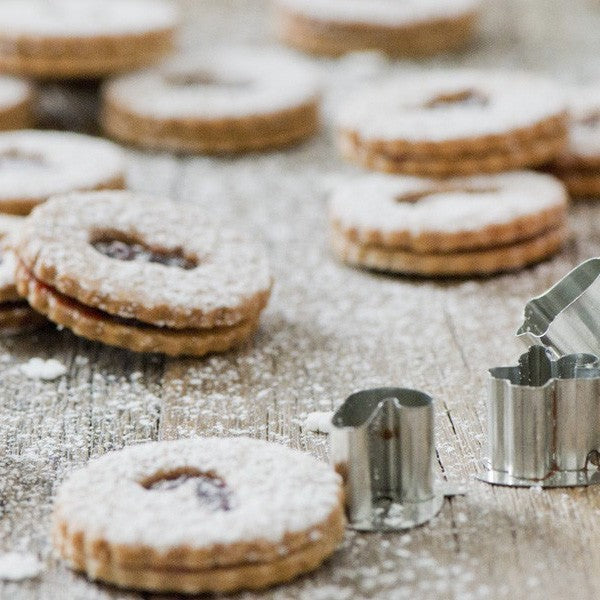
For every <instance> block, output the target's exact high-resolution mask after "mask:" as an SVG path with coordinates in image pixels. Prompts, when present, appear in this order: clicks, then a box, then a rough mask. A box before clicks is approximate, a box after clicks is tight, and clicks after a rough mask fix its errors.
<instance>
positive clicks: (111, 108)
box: [103, 48, 319, 153]
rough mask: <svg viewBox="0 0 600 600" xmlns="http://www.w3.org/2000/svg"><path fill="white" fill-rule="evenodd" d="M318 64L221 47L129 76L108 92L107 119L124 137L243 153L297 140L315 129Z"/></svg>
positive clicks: (181, 148)
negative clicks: (312, 65)
mask: <svg viewBox="0 0 600 600" xmlns="http://www.w3.org/2000/svg"><path fill="white" fill-rule="evenodd" d="M318 105H319V88H318V84H317V79H316V77H315V72H314V70H313V69H312V68H311V67H310V66H309V65H307V64H306V63H304V61H300V60H299V59H297V58H295V57H293V56H291V55H290V54H288V53H287V52H283V51H281V50H266V49H263V50H259V49H256V48H233V49H232V48H223V49H221V50H218V51H217V50H215V51H210V52H207V53H205V54H203V55H202V56H198V57H194V58H182V59H179V60H177V61H173V62H171V63H169V64H168V65H166V66H164V67H163V68H161V69H157V70H149V71H144V72H141V73H136V74H131V75H125V76H122V77H119V78H117V79H115V80H113V81H111V82H109V83H108V84H107V85H106V86H105V88H104V90H103V124H104V128H105V130H106V132H107V133H108V134H109V135H110V136H112V137H114V138H116V139H117V140H120V141H122V142H126V143H131V144H135V145H139V146H143V147H147V148H152V149H161V150H171V151H176V152H205V153H219V152H240V151H247V150H261V149H264V148H272V147H273V148H274V147H280V146H285V145H288V144H291V143H293V142H298V141H299V140H302V139H304V138H306V137H308V136H310V135H311V134H313V133H314V132H315V131H316V129H317V127H318Z"/></svg>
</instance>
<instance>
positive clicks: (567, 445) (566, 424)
mask: <svg viewBox="0 0 600 600" xmlns="http://www.w3.org/2000/svg"><path fill="white" fill-rule="evenodd" d="M489 373H490V380H489V397H488V429H489V449H490V452H489V458H490V465H489V470H487V471H485V472H484V473H482V474H481V475H480V476H479V479H481V480H482V481H485V482H487V483H492V484H498V485H510V486H541V487H569V486H585V485H592V484H595V483H599V482H600V472H599V471H598V469H597V466H598V465H599V464H600V463H599V460H598V459H599V458H600V454H599V451H598V449H599V448H600V366H599V363H598V358H597V357H596V356H593V355H590V354H571V355H567V356H564V357H562V358H560V359H558V360H552V359H551V358H550V355H549V352H548V351H547V349H546V348H544V347H542V346H532V347H531V348H530V349H529V351H528V352H526V353H525V354H523V355H522V356H521V358H520V359H519V364H518V366H514V367H497V368H495V369H490V371H489ZM593 465H595V466H594V467H593ZM592 467H593V468H592Z"/></svg>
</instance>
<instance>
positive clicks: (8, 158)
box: [0, 148, 48, 171]
mask: <svg viewBox="0 0 600 600" xmlns="http://www.w3.org/2000/svg"><path fill="white" fill-rule="evenodd" d="M47 166H48V165H47V163H46V161H45V160H44V157H43V156H41V155H40V154H31V153H28V152H21V151H20V150H17V149H16V148H13V149H10V150H5V151H4V152H0V171H3V170H7V171H21V170H31V169H43V168H45V167H47Z"/></svg>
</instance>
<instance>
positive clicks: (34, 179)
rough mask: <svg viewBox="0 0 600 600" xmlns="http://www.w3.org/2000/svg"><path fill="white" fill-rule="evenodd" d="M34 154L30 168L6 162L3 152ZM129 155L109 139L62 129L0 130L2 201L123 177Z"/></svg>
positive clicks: (39, 197) (42, 196) (34, 197)
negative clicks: (125, 154)
mask: <svg viewBox="0 0 600 600" xmlns="http://www.w3.org/2000/svg"><path fill="white" fill-rule="evenodd" d="M3 155H10V156H13V157H18V156H20V155H22V156H34V157H36V158H38V160H37V161H36V163H35V164H34V165H32V167H31V168H28V167H27V166H26V165H24V166H21V167H18V166H15V165H11V163H10V162H9V163H8V164H4V165H3V161H2V156H3ZM124 172H125V158H124V154H123V152H122V151H121V149H120V148H119V147H118V146H116V145H115V144H113V143H111V142H108V141H107V140H103V139H99V138H93V137H90V136H87V135H82V134H78V133H66V132H58V131H33V130H25V131H10V132H6V133H1V134H0V205H1V203H2V200H14V199H18V200H29V199H31V200H43V199H46V198H47V197H48V196H52V195H54V194H64V193H67V192H72V191H75V190H80V189H93V188H95V187H99V186H101V185H102V184H106V183H108V182H110V181H111V180H114V179H116V178H118V177H122V176H123V174H124Z"/></svg>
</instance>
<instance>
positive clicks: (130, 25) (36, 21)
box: [0, 0, 177, 39]
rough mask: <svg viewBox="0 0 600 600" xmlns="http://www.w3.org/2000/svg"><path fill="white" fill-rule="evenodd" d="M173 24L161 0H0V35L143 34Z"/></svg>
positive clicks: (173, 16) (170, 9)
mask: <svg viewBox="0 0 600 600" xmlns="http://www.w3.org/2000/svg"><path fill="white" fill-rule="evenodd" d="M176 24H177V14H176V11H175V9H174V7H173V6H172V5H171V4H170V3H168V2H164V1H162V0H2V2H0V37H1V38H5V39H6V38H13V39H19V38H27V37H36V38H63V37H94V36H119V35H130V34H134V35H135V34H144V33H149V32H152V31H162V30H165V29H171V28H173V27H175V26H176Z"/></svg>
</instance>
